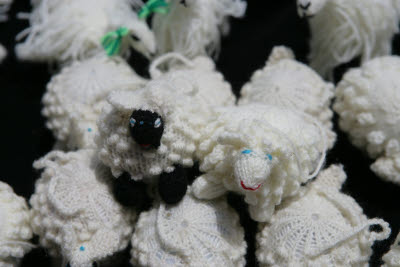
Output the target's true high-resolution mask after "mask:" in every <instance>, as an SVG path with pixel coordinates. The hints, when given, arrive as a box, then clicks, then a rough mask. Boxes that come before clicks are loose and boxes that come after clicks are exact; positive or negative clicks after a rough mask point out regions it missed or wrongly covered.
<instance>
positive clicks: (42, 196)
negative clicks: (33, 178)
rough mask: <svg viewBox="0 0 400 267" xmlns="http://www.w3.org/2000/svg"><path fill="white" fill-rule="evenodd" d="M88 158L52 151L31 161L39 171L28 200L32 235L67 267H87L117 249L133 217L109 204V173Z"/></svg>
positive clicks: (82, 152)
mask: <svg viewBox="0 0 400 267" xmlns="http://www.w3.org/2000/svg"><path fill="white" fill-rule="evenodd" d="M94 155H95V153H94V151H92V150H79V151H77V152H69V153H63V152H59V151H53V152H51V153H49V154H48V155H47V156H45V157H44V158H42V159H40V160H39V161H36V162H35V163H34V167H35V168H37V169H42V168H44V171H43V173H42V176H41V178H40V179H39V180H38V181H37V182H36V187H35V193H34V194H33V195H32V197H31V199H30V204H31V206H32V227H33V231H34V233H35V234H37V235H39V241H40V244H41V245H42V246H43V247H44V248H46V249H48V250H49V252H50V254H51V255H53V256H62V258H63V261H64V263H65V264H66V263H67V262H69V264H70V266H71V267H74V266H76V267H86V266H88V267H91V266H92V262H94V261H103V260H105V259H106V258H107V257H110V256H112V255H113V254H114V253H116V252H118V251H121V250H123V249H124V248H125V247H126V246H127V245H128V243H129V239H130V237H131V234H132V231H133V227H134V220H135V218H136V213H135V212H133V211H132V210H127V209H125V208H123V207H122V206H120V205H119V204H118V203H117V202H116V201H115V200H114V198H113V194H112V189H111V185H110V183H111V181H112V179H111V174H110V172H109V171H108V169H107V168H105V167H104V166H102V165H100V164H99V163H98V160H96V158H95V157H94ZM64 266H65V265H64Z"/></svg>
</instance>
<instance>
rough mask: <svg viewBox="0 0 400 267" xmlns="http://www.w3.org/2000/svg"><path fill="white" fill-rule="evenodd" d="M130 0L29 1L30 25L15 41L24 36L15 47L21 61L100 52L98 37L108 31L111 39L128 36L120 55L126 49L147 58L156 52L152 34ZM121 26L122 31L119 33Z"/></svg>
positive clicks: (66, 58) (65, 59)
mask: <svg viewBox="0 0 400 267" xmlns="http://www.w3.org/2000/svg"><path fill="white" fill-rule="evenodd" d="M136 2H138V1H136V0H134V1H132V0H119V1H115V0H85V1H81V0H55V1H54V0H51V1H50V0H40V1H34V0H32V5H33V11H32V13H31V14H30V15H28V18H29V20H30V24H31V26H30V27H29V28H27V29H26V30H24V31H23V32H21V33H20V34H19V35H18V36H17V39H18V40H20V39H22V38H24V37H26V39H25V41H24V42H23V43H20V44H18V45H17V46H16V49H15V50H16V54H17V56H18V58H20V59H22V60H31V61H50V62H52V61H56V62H61V63H64V62H70V61H73V60H76V59H84V58H88V57H91V56H93V55H96V54H98V53H104V52H103V48H102V37H103V36H104V35H105V34H107V33H108V32H110V31H116V32H115V33H114V35H115V38H116V39H118V38H122V37H123V36H122V35H124V34H129V35H130V37H131V38H126V41H124V42H122V47H121V48H122V51H121V53H122V54H125V52H127V50H128V47H129V46H132V47H133V48H134V49H136V50H137V51H139V52H140V53H142V54H143V55H145V56H147V57H151V56H152V55H153V54H154V53H155V50H156V45H155V39H154V35H153V33H152V32H151V31H150V29H149V28H148V26H147V24H146V23H145V22H144V21H142V20H140V19H139V18H138V16H137V15H136V13H135V12H134V11H133V10H132V7H133V3H136ZM121 27H125V28H123V29H124V30H122V31H119V29H121Z"/></svg>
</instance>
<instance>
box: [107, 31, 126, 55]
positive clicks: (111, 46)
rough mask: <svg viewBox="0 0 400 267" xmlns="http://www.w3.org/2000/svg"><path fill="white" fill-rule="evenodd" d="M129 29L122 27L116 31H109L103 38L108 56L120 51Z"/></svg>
mask: <svg viewBox="0 0 400 267" xmlns="http://www.w3.org/2000/svg"><path fill="white" fill-rule="evenodd" d="M128 33H129V29H128V28H126V27H120V28H118V29H117V30H115V31H111V32H108V33H107V34H106V35H104V36H103V38H102V39H101V45H102V46H103V48H104V50H105V51H106V53H107V55H108V56H113V55H116V54H118V53H119V50H120V48H121V43H122V39H123V38H124V37H125V36H126V35H128Z"/></svg>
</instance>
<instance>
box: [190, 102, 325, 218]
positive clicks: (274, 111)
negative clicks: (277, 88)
mask: <svg viewBox="0 0 400 267" xmlns="http://www.w3.org/2000/svg"><path fill="white" fill-rule="evenodd" d="M214 117H215V121H213V122H210V123H209V125H208V126H207V127H206V128H205V129H204V130H203V132H202V139H201V142H200V145H199V149H198V152H197V154H198V158H199V159H200V170H201V171H202V172H204V173H205V174H204V175H202V176H200V177H199V178H197V180H196V181H195V182H194V184H193V191H194V194H195V195H196V196H197V197H199V198H203V199H211V198H214V197H217V196H219V195H221V194H223V193H225V192H226V191H227V190H232V191H235V192H238V193H239V194H243V195H245V202H246V203H248V204H249V211H250V216H251V217H252V218H253V219H254V220H256V221H260V222H265V221H269V220H270V218H271V216H272V214H273V213H274V210H275V206H276V205H279V204H280V202H281V201H282V200H283V199H285V198H287V197H289V196H292V195H295V194H297V192H298V190H299V187H300V184H301V183H304V182H306V181H307V180H308V179H311V178H312V177H313V175H316V174H317V173H318V171H319V169H320V168H321V166H322V163H323V161H324V158H325V157H324V154H325V150H326V147H325V145H324V143H325V142H324V139H325V134H324V133H325V132H324V131H321V130H320V128H319V127H318V126H317V125H316V124H315V123H314V121H310V120H309V118H308V117H306V116H303V115H302V114H301V113H299V112H293V111H291V110H290V109H284V108H281V107H277V106H267V105H259V104H252V105H242V106H238V107H230V108H221V109H218V110H217V111H216V112H215V115H214ZM311 173H312V174H311ZM310 174H311V175H310Z"/></svg>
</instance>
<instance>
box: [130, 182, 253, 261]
mask: <svg viewBox="0 0 400 267" xmlns="http://www.w3.org/2000/svg"><path fill="white" fill-rule="evenodd" d="M189 191H190V190H189ZM245 253H246V242H245V240H244V231H243V228H242V227H241V226H240V223H239V216H238V215H237V214H236V212H235V211H234V210H233V209H232V208H230V207H229V206H228V204H227V202H226V200H225V199H216V200H208V201H204V200H198V199H197V198H194V197H193V196H192V195H191V194H190V193H188V194H187V195H186V196H185V197H184V198H183V200H182V201H181V202H180V203H179V204H178V205H177V206H166V205H165V204H163V203H161V204H159V205H156V206H155V207H154V208H152V209H151V210H150V211H148V212H143V213H141V214H140V217H139V221H138V223H137V225H136V229H135V233H134V235H133V237H132V251H131V255H132V259H131V262H132V264H133V266H149V267H161V266H244V265H245V259H244V255H245Z"/></svg>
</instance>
